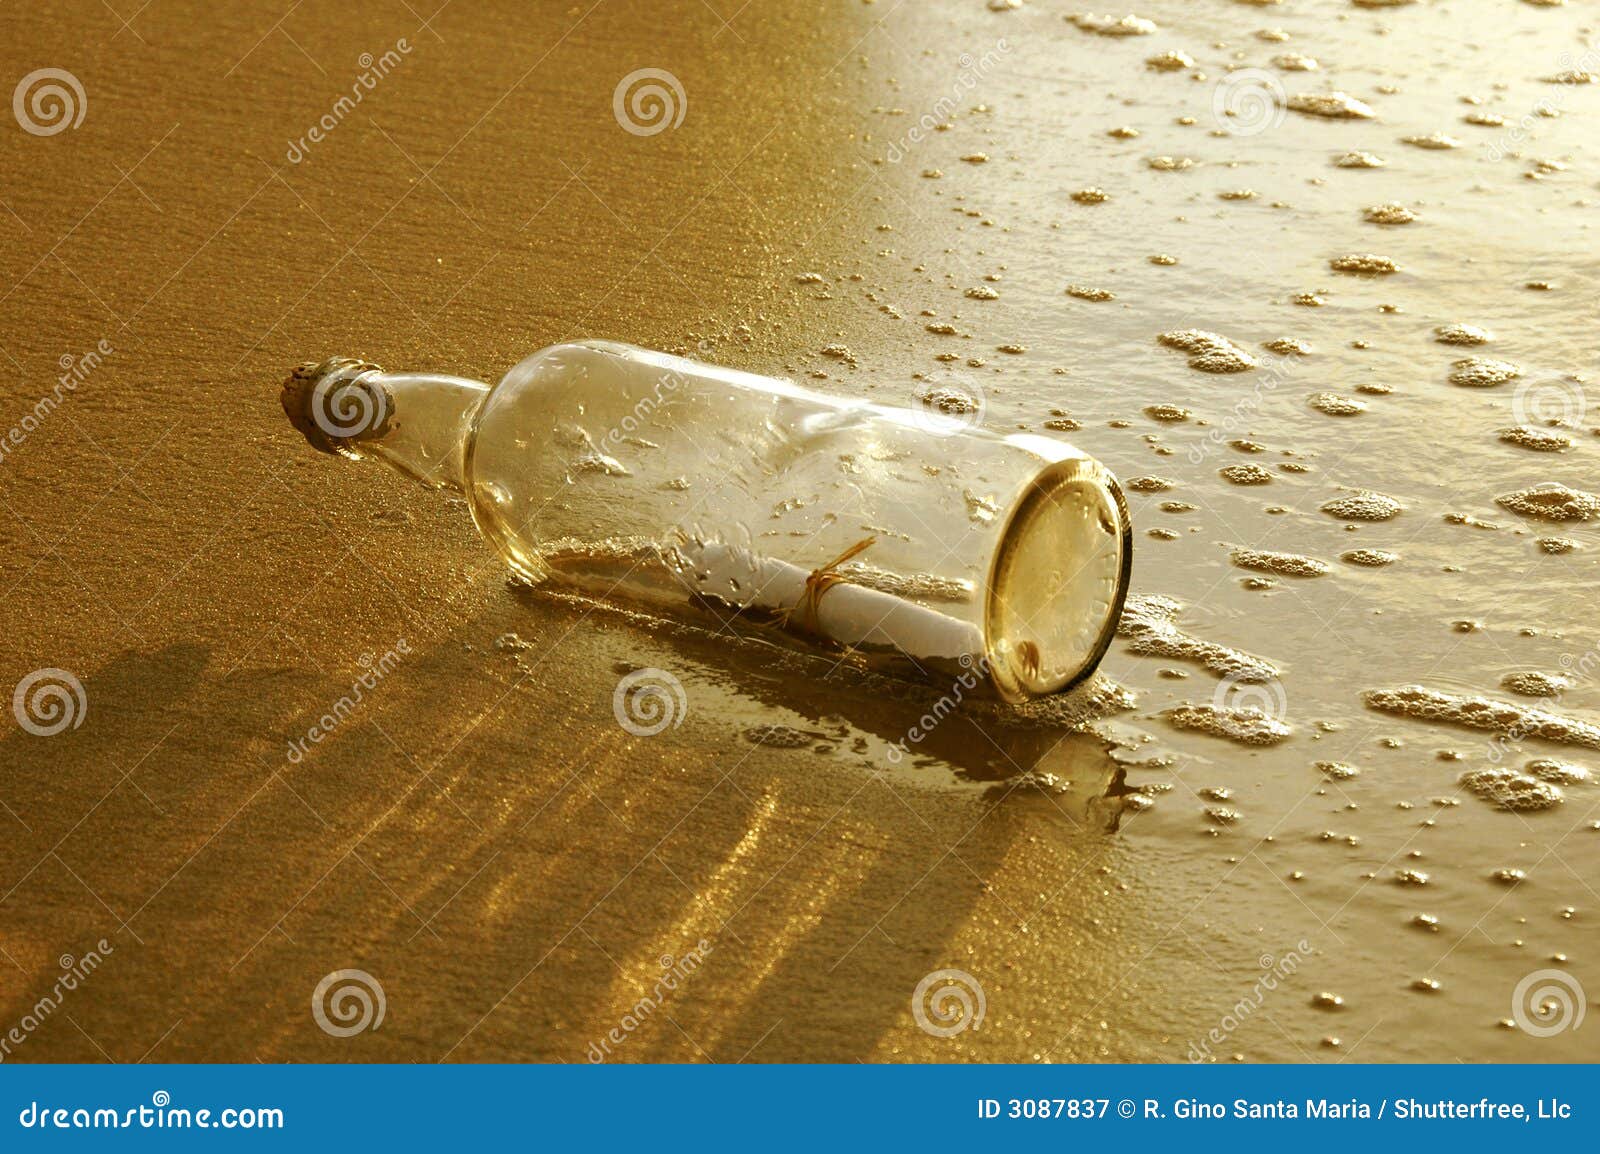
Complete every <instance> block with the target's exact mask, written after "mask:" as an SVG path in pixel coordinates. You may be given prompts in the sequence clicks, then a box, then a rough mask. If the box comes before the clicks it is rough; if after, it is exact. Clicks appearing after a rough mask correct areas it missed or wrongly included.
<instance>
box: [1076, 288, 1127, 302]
mask: <svg viewBox="0 0 1600 1154" xmlns="http://www.w3.org/2000/svg"><path fill="white" fill-rule="evenodd" d="M1067 295H1068V296H1069V297H1077V298H1078V299H1079V300H1081V301H1096V302H1103V301H1114V300H1116V299H1117V294H1116V293H1114V292H1112V291H1111V290H1110V289H1103V288H1095V287H1094V286H1093V285H1086V284H1069V285H1068V286H1067Z"/></svg>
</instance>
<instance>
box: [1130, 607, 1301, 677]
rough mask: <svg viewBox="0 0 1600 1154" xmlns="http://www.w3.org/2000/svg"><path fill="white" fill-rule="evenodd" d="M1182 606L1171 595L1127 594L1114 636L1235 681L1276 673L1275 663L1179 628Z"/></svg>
mask: <svg viewBox="0 0 1600 1154" xmlns="http://www.w3.org/2000/svg"><path fill="white" fill-rule="evenodd" d="M1182 609H1183V605H1182V603H1181V602H1178V601H1175V600H1173V599H1172V598H1170V597H1159V596H1146V597H1130V598H1128V602H1127V604H1126V605H1125V606H1124V607H1123V610H1122V619H1121V620H1120V621H1118V622H1117V636H1119V637H1125V638H1127V639H1128V648H1129V649H1130V650H1131V651H1132V652H1134V653H1138V654H1141V655H1144V656H1150V657H1171V658H1176V659H1179V660H1183V661H1194V662H1197V663H1199V664H1200V665H1203V666H1205V668H1207V669H1209V670H1210V671H1211V672H1213V673H1215V674H1217V675H1218V676H1221V677H1232V678H1233V679H1234V680H1235V681H1241V682H1248V683H1260V682H1265V681H1271V680H1272V679H1273V678H1274V677H1276V676H1277V675H1278V668H1277V666H1275V665H1273V664H1272V662H1270V661H1268V660H1266V659H1265V658H1262V657H1256V656H1255V655H1254V654H1250V653H1245V652H1244V651H1243V650H1239V649H1234V648H1231V647H1230V646H1227V645H1221V644H1218V643H1217V642H1215V641H1204V640H1202V639H1200V638H1198V637H1194V636H1192V635H1190V634H1188V633H1185V632H1183V631H1182V630H1180V629H1179V628H1178V626H1177V617H1178V614H1179V612H1181V611H1182Z"/></svg>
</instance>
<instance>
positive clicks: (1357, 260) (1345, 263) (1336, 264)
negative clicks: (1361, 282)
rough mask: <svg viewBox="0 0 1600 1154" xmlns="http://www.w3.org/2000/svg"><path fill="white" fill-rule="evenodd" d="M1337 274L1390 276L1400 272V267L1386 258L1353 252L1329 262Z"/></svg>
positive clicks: (1374, 254)
mask: <svg viewBox="0 0 1600 1154" xmlns="http://www.w3.org/2000/svg"><path fill="white" fill-rule="evenodd" d="M1328 265H1329V267H1331V268H1332V269H1333V270H1334V271H1335V272H1348V273H1357V274H1360V275H1362V276H1388V275H1389V274H1390V273H1393V272H1399V271H1400V266H1399V265H1397V264H1395V263H1394V261H1392V260H1390V259H1389V258H1388V257H1386V256H1378V255H1377V254H1376V253H1370V252H1353V253H1349V254H1347V255H1345V256H1336V257H1334V258H1333V259H1332V260H1330V261H1329V262H1328Z"/></svg>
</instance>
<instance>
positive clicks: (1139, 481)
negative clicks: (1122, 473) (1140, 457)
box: [1127, 477, 1177, 493]
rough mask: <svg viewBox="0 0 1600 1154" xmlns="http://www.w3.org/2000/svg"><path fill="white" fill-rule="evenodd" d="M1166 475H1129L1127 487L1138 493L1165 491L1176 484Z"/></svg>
mask: <svg viewBox="0 0 1600 1154" xmlns="http://www.w3.org/2000/svg"><path fill="white" fill-rule="evenodd" d="M1176 484H1177V482H1176V481H1169V480H1167V478H1165V477H1129V478H1128V481H1127V487H1128V488H1130V489H1132V490H1133V491H1134V492H1136V493H1165V492H1166V491H1167V490H1168V489H1170V488H1172V487H1173V486H1174V485H1176Z"/></svg>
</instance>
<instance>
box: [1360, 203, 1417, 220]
mask: <svg viewBox="0 0 1600 1154" xmlns="http://www.w3.org/2000/svg"><path fill="white" fill-rule="evenodd" d="M1361 215H1362V216H1363V217H1365V218H1366V221H1367V223H1368V224H1410V223H1411V222H1412V221H1414V220H1416V219H1417V217H1416V214H1415V213H1413V212H1412V211H1411V210H1410V209H1409V208H1407V207H1406V206H1405V205H1403V204H1398V203H1396V202H1394V201H1390V202H1389V203H1387V204H1374V205H1371V206H1370V207H1368V208H1364V209H1362V210H1361Z"/></svg>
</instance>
